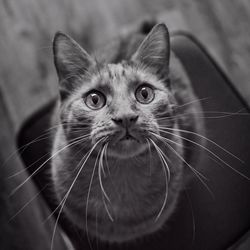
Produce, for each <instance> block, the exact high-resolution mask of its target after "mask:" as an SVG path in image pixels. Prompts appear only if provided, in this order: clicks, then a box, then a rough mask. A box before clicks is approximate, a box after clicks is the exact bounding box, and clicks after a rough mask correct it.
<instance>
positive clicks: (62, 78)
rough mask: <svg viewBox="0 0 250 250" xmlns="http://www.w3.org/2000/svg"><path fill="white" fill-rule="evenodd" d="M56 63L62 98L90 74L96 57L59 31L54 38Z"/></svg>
mask: <svg viewBox="0 0 250 250" xmlns="http://www.w3.org/2000/svg"><path fill="white" fill-rule="evenodd" d="M53 54H54V63H55V67H56V71H57V75H58V78H59V85H60V86H59V87H60V94H61V97H62V99H64V98H65V97H66V96H68V95H69V94H70V93H71V92H72V90H74V89H75V88H76V87H77V85H78V84H79V78H81V76H85V75H86V74H88V71H89V69H90V68H91V67H93V66H94V64H95V61H94V59H93V58H92V57H91V56H90V55H89V54H88V53H87V52H86V51H85V50H84V49H83V48H82V47H81V46H80V45H79V44H78V43H77V42H76V41H74V40H73V39H72V38H71V37H69V36H67V35H65V34H64V33H62V32H57V33H56V34H55V37H54V40H53Z"/></svg>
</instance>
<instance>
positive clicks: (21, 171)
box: [7, 134, 90, 179]
mask: <svg viewBox="0 0 250 250" xmlns="http://www.w3.org/2000/svg"><path fill="white" fill-rule="evenodd" d="M89 135H90V134H88V135H86V139H87V137H88V136H89ZM76 139H77V138H76ZM74 140H75V139H73V140H70V141H69V143H70V142H71V141H74ZM78 152H79V151H78ZM48 155H50V152H49V153H46V154H44V155H42V156H41V157H40V158H39V159H38V160H36V161H35V162H33V163H31V164H30V165H29V166H27V167H25V168H24V169H22V170H20V171H18V172H16V173H14V174H12V175H10V176H8V177H7V179H11V178H14V177H16V176H18V175H19V174H21V173H24V172H26V171H27V170H28V169H30V168H32V167H33V166H34V165H35V164H36V163H37V162H39V161H40V160H42V159H43V158H44V157H47V156H48Z"/></svg>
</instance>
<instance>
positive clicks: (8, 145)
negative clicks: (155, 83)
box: [0, 0, 250, 249]
mask: <svg viewBox="0 0 250 250" xmlns="http://www.w3.org/2000/svg"><path fill="white" fill-rule="evenodd" d="M150 17H158V18H159V20H162V21H164V22H166V24H167V26H168V27H169V29H170V31H172V32H173V31H176V30H184V31H188V32H190V33H191V34H193V35H194V36H195V37H196V38H198V39H199V40H200V41H201V42H202V43H203V45H204V46H205V47H206V48H207V50H208V51H209V52H210V54H211V55H212V56H213V57H214V58H215V60H216V61H217V62H218V63H219V64H220V65H221V67H222V68H223V69H224V71H225V72H226V73H227V74H228V76H229V77H230V78H231V79H232V81H233V83H234V84H235V87H236V88H237V89H238V90H239V92H240V93H241V94H242V96H243V97H244V98H245V100H246V101H247V102H248V103H249V104H250V82H249V79H250V70H249V65H250V28H249V25H250V1H249V0H237V1H228V0H203V1H200V0H189V1H187V0H154V1H153V0H71V1H68V0H37V1H35V0H1V1H0V147H1V148H0V162H1V164H2V163H3V162H5V160H6V159H7V158H8V157H9V155H10V154H11V152H14V151H15V136H16V133H17V131H18V130H19V129H20V126H21V125H22V124H23V122H24V121H25V120H26V119H27V118H28V117H29V116H30V115H31V114H33V113H34V112H35V111H36V110H38V109H39V108H40V107H42V106H43V105H44V104H46V103H48V102H49V101H50V100H51V99H53V98H54V97H55V96H56V95H57V77H56V72H55V69H54V66H53V58H52V48H51V42H52V39H53V35H54V33H55V32H56V31H58V30H61V31H63V32H65V33H67V34H69V35H70V36H72V37H73V38H74V39H75V40H77V41H79V42H80V43H81V45H82V46H83V47H84V48H85V49H86V50H88V51H92V50H94V49H95V48H97V47H98V46H101V45H102V44H105V43H106V42H107V41H108V40H109V39H111V38H112V37H114V36H116V35H117V34H118V33H119V32H121V30H123V29H126V27H132V26H133V25H134V24H136V23H140V21H141V20H144V19H145V18H150ZM222 94H223V93H222ZM2 165H3V164H2ZM2 165H1V173H0V176H1V177H0V181H1V182H0V209H1V210H0V227H1V228H0V242H3V241H4V240H5V241H9V240H10V239H8V238H6V237H5V236H6V235H7V233H6V232H8V231H12V230H13V229H12V228H11V226H10V224H9V223H7V222H6V221H7V220H6V217H7V213H10V211H11V209H12V207H13V206H14V205H13V203H11V201H10V200H9V196H8V195H7V193H8V192H9V190H11V188H13V187H9V183H8V182H7V181H6V179H5V178H4V176H6V175H7V174H6V173H7V172H8V171H10V169H18V168H20V169H22V166H21V162H20V160H19V159H18V158H15V159H11V160H10V161H8V164H7V167H6V164H5V166H4V167H2ZM17 166H20V167H17ZM18 178H20V179H19V180H16V183H18V182H20V181H21V180H22V179H23V178H25V176H19V177H18ZM16 183H15V184H16ZM27 190H29V191H27ZM27 190H26V194H25V195H28V196H29V195H30V196H31V197H32V191H30V190H31V189H30V188H28V189H27ZM29 192H31V193H30V194H28V193H29ZM13 202H15V203H16V201H13ZM29 209H30V210H27V213H29V212H32V211H33V212H32V213H33V216H34V217H33V220H35V219H34V218H39V216H41V215H40V214H37V212H34V210H32V208H29ZM29 215H30V214H29ZM23 216H25V215H23ZM28 217H29V216H28V215H27V218H28ZM26 223H27V224H26V225H31V226H30V229H29V230H30V232H34V231H32V220H30V219H29V220H27V221H26ZM29 223H30V224H29ZM23 226H24V225H21V226H20V225H19V227H20V228H23ZM1 231H2V232H4V233H1ZM41 234H42V235H43V236H42V237H41ZM41 234H38V233H37V234H36V233H35V234H34V235H33V241H34V240H37V239H38V238H39V239H40V242H41V241H42V240H43V239H45V238H46V237H47V236H46V234H44V233H41ZM36 236H37V238H36ZM1 237H2V238H1ZM4 237H5V238H4ZM43 237H44V238H43ZM30 240H31V239H30V237H29V236H27V238H26V242H27V241H30ZM31 241H32V240H31ZM2 244H3V243H2ZM6 244H7V243H6ZM0 248H1V247H0ZM1 249H2V248H1ZM5 249H7V248H5ZM20 249H22V248H20ZM23 249H24V248H23ZM26 249H29V248H26ZM31 249H32V248H31ZM36 249H38V248H36ZM41 249H46V248H45V247H44V246H43V247H41Z"/></svg>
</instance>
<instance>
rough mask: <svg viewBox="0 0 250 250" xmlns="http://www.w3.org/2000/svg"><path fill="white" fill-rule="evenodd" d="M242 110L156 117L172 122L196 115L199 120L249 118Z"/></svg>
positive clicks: (159, 119)
mask: <svg viewBox="0 0 250 250" xmlns="http://www.w3.org/2000/svg"><path fill="white" fill-rule="evenodd" d="M241 111H242V109H240V110H238V111H236V112H226V111H224V112H223V111H203V112H190V111H189V112H185V113H182V114H177V115H174V116H166V117H164V116H159V117H157V116H156V119H157V121H171V120H175V119H176V118H182V117H184V116H190V115H196V117H197V118H201V119H221V118H227V117H232V116H249V115H250V113H243V112H241ZM204 114H211V115H213V116H211V115H210V116H205V115H204ZM217 114H218V115H217Z"/></svg>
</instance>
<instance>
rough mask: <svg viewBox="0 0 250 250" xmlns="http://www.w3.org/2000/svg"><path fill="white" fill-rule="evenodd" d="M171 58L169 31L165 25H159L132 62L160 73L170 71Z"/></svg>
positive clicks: (145, 40) (151, 32)
mask: <svg viewBox="0 0 250 250" xmlns="http://www.w3.org/2000/svg"><path fill="white" fill-rule="evenodd" d="M169 57H170V39H169V32H168V29H167V27H166V25H165V24H157V25H155V26H154V27H153V28H152V30H151V31H150V33H149V34H148V35H147V37H146V38H145V39H144V40H143V42H142V43H141V45H140V46H139V48H138V49H137V51H136V52H135V53H134V55H133V56H132V61H134V62H136V63H141V64H143V65H144V66H146V67H149V68H151V69H153V70H154V71H155V72H159V71H162V70H164V71H165V70H168V66H169Z"/></svg>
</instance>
